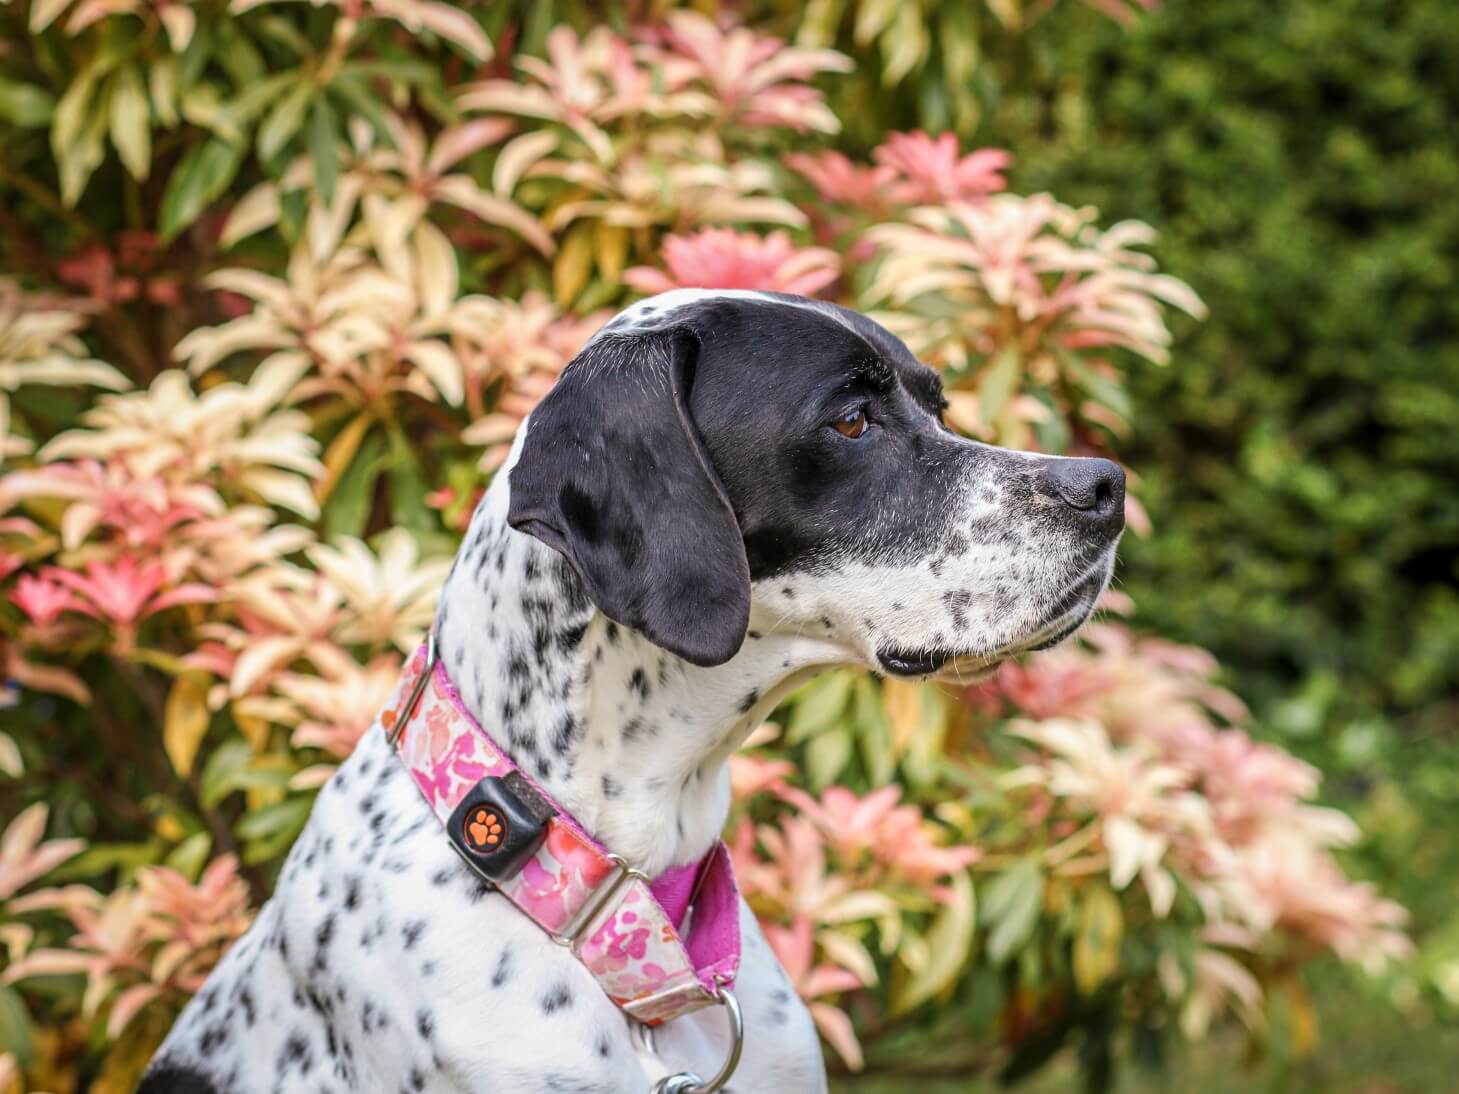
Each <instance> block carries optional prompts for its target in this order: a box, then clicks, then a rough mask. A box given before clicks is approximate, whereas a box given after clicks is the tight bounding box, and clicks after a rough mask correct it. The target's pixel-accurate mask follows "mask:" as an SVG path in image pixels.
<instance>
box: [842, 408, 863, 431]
mask: <svg viewBox="0 0 1459 1094" xmlns="http://www.w3.org/2000/svg"><path fill="white" fill-rule="evenodd" d="M835 424H836V432H837V433H839V434H841V436H843V437H859V436H861V435H862V434H863V433H865V432H866V411H864V410H853V411H852V412H851V413H850V414H848V415H846V416H845V417H844V418H837V419H836V423H835Z"/></svg>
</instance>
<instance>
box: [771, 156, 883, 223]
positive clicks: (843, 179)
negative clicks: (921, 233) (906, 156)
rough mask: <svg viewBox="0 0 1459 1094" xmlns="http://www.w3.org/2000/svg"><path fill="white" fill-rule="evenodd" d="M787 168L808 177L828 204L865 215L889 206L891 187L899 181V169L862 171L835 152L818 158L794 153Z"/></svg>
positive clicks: (881, 168)
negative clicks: (845, 206) (851, 207)
mask: <svg viewBox="0 0 1459 1094" xmlns="http://www.w3.org/2000/svg"><path fill="white" fill-rule="evenodd" d="M785 165H786V166H787V167H789V168H790V169H791V170H793V171H797V172H799V173H800V174H802V175H804V176H805V177H806V179H807V180H808V181H809V182H810V184H811V185H812V186H814V187H815V188H816V191H817V193H819V194H820V195H821V197H822V198H823V199H824V200H826V201H828V202H834V203H836V204H838V205H853V206H855V207H856V208H857V209H860V210H862V211H863V212H874V211H876V210H878V209H881V208H883V207H885V206H886V205H887V204H888V203H889V199H890V197H891V194H890V192H889V191H890V187H891V185H892V183H893V182H894V181H895V180H896V177H897V172H896V169H895V168H892V167H889V166H886V165H879V166H877V167H859V166H857V165H856V164H854V163H852V162H851V160H849V159H847V158H846V156H844V155H842V154H841V153H840V152H831V151H823V152H818V153H816V154H815V155H809V154H807V153H805V152H793V153H791V154H790V155H788V156H786V157H785Z"/></svg>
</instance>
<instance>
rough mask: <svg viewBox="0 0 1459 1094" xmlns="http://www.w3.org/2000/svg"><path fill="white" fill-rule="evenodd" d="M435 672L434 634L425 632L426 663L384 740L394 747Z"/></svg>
mask: <svg viewBox="0 0 1459 1094" xmlns="http://www.w3.org/2000/svg"><path fill="white" fill-rule="evenodd" d="M435 671H436V632H435V631H434V630H430V631H426V663H425V665H424V666H423V667H422V668H421V670H420V676H419V678H418V679H417V680H416V682H415V687H413V688H411V689H410V697H409V698H408V699H406V700H405V706H403V707H401V708H400V709H399V710H397V711H396V712H395V724H394V725H393V726H391V727H390V733H389V735H388V736H387V737H386V738H385V739H386V740H387V741H389V742H390V744H391V745H392V746H394V744H395V742H396V741H398V740H400V735H401V734H402V733H404V732H405V723H406V722H408V721H410V716H411V715H412V714H414V713H415V708H416V707H417V706H418V705H420V697H421V695H423V694H424V693H425V690H426V685H427V684H429V683H430V682H431V673H433V672H435Z"/></svg>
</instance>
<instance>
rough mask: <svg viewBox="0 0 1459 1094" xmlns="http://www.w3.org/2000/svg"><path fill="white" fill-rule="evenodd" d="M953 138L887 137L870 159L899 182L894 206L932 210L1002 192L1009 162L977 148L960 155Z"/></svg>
mask: <svg viewBox="0 0 1459 1094" xmlns="http://www.w3.org/2000/svg"><path fill="white" fill-rule="evenodd" d="M959 151H960V149H959V148H958V143H957V136H956V135H955V134H953V133H943V134H942V135H941V136H939V137H931V136H929V135H928V134H926V133H923V132H921V131H920V130H919V131H917V132H913V133H892V134H890V135H889V136H888V137H887V139H886V142H885V143H884V144H882V145H881V146H880V147H879V148H877V149H876V151H875V152H873V153H872V156H873V157H874V158H875V159H876V161H877V163H880V164H883V165H884V166H886V167H890V168H891V169H892V170H893V171H895V172H896V173H897V174H898V175H899V176H900V177H901V179H902V181H901V182H900V183H899V184H897V185H896V186H894V187H893V193H894V195H895V197H896V200H897V201H900V202H907V203H911V204H918V205H935V204H938V203H941V202H947V201H974V200H977V199H978V198H981V197H986V196H987V195H988V194H992V193H996V192H998V191H999V190H1005V189H1007V187H1008V180H1007V179H1005V178H1004V177H1003V175H1002V174H1001V172H1003V171H1006V170H1008V168H1009V166H1010V165H1012V163H1013V157H1012V156H1010V155H1009V154H1008V153H1007V152H1005V151H1003V150H1002V149H1001V148H980V149H978V150H977V151H976V152H970V153H968V154H967V155H966V156H960V155H959Z"/></svg>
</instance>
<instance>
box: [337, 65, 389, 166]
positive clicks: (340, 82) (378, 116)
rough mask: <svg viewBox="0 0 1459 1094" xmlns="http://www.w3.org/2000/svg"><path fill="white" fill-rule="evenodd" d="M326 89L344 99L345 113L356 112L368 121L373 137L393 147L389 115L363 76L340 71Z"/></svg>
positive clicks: (386, 145)
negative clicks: (373, 132) (373, 133)
mask: <svg viewBox="0 0 1459 1094" xmlns="http://www.w3.org/2000/svg"><path fill="white" fill-rule="evenodd" d="M328 90H329V91H330V92H331V93H333V94H335V95H338V96H339V97H340V98H341V99H343V100H344V101H345V105H346V107H347V109H346V110H345V113H346V114H358V115H359V116H360V117H362V118H364V119H365V121H367V122H369V123H370V128H371V129H373V130H374V131H375V137H376V139H377V140H379V141H380V143H381V144H383V145H384V146H385V147H386V148H394V147H395V137H394V136H393V135H392V134H391V132H390V123H389V120H388V119H389V116H388V115H387V114H386V113H385V108H384V106H383V105H382V104H381V102H380V100H379V98H377V97H376V96H375V95H374V94H373V93H372V92H371V91H370V89H369V87H368V86H366V84H365V81H364V79H363V78H361V77H358V76H351V75H349V74H348V73H340V74H339V75H338V76H336V77H335V78H334V81H333V82H332V83H331V84H330V85H329V88H328Z"/></svg>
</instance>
